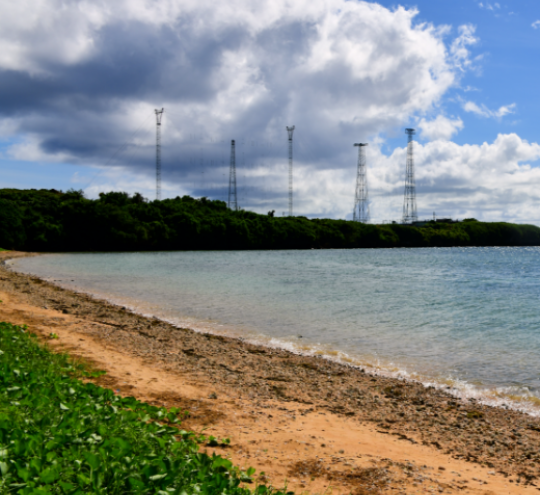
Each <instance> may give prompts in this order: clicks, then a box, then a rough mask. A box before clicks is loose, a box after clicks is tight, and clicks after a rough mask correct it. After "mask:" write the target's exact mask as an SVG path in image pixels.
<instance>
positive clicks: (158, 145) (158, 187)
mask: <svg viewBox="0 0 540 495" xmlns="http://www.w3.org/2000/svg"><path fill="white" fill-rule="evenodd" d="M154 112H155V113H156V199H158V200H159V199H161V118H162V117H163V108H162V109H161V110H158V109H156V110H154Z"/></svg>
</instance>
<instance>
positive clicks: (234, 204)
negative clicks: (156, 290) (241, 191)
mask: <svg viewBox="0 0 540 495" xmlns="http://www.w3.org/2000/svg"><path fill="white" fill-rule="evenodd" d="M227 206H228V207H229V208H230V209H231V210H235V211H236V210H238V198H237V196H236V151H235V142H234V139H233V140H232V141H231V167H230V169H229V202H228V205H227Z"/></svg>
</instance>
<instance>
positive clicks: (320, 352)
mask: <svg viewBox="0 0 540 495" xmlns="http://www.w3.org/2000/svg"><path fill="white" fill-rule="evenodd" d="M389 249H390V248H389ZM391 249H396V248H391ZM425 249H432V248H425ZM438 249H450V248H438ZM41 254H46V255H56V254H62V253H39V255H41ZM23 257H24V256H23ZM8 262H9V260H5V263H6V266H8V267H10V268H11V269H12V270H13V271H15V272H16V273H20V274H24V275H28V276H30V277H37V278H40V276H39V275H35V274H32V273H25V272H18V271H17V270H16V268H15V267H14V266H12V265H11V264H8ZM41 280H43V281H45V282H47V283H50V284H53V285H55V286H57V287H60V288H62V289H63V290H66V291H70V292H74V293H76V294H79V295H82V296H90V297H91V298H94V299H97V300H100V301H105V302H107V303H110V304H113V305H115V306H120V307H124V308H126V309H128V310H129V311H131V312H133V313H134V314H137V315H139V316H141V317H143V318H148V319H157V320H160V321H162V322H164V323H166V324H169V325H170V326H172V327H174V328H177V329H178V330H185V329H187V330H190V331H193V332H196V333H200V334H209V335H214V336H218V337H219V336H222V337H225V338H228V339H233V340H238V341H241V342H244V343H248V344H251V345H254V346H261V347H264V348H267V349H274V350H284V351H287V352H291V353H292V354H295V355H298V356H302V357H313V358H322V359H325V360H328V361H331V362H334V363H337V364H339V365H342V366H347V367H352V368H356V369H358V370H361V371H362V372H365V373H368V374H370V375H373V376H378V377H385V378H390V379H396V380H404V381H406V382H411V383H414V384H420V385H422V386H424V387H435V388H436V389H438V390H441V391H443V392H445V393H447V394H450V395H451V396H453V397H454V399H456V400H460V401H464V402H467V401H468V400H470V399H474V400H475V401H477V402H478V403H480V404H483V405H486V406H490V407H496V408H503V409H511V410H515V411H518V412H521V413H525V414H527V415H529V416H531V417H538V418H540V397H538V396H536V395H533V394H527V393H526V387H522V390H520V389H519V387H517V386H516V387H512V386H510V385H508V386H497V387H492V388H488V387H484V388H482V387H481V386H480V385H474V384H472V383H469V382H467V381H464V380H460V379H459V378H450V377H443V376H439V377H437V376H430V375H427V374H423V373H420V372H417V371H415V370H414V369H412V370H409V369H406V368H399V367H396V366H395V365H394V364H393V363H391V362H385V363H383V364H381V363H378V362H376V359H374V358H373V359H371V360H370V357H369V356H366V357H362V358H358V357H354V356H351V355H349V354H347V353H346V352H345V351H342V350H336V349H330V348H326V349H322V348H321V347H320V346H318V345H316V344H304V345H300V342H294V341H292V340H284V339H281V338H278V337H269V336H266V335H264V334H261V333H260V332H256V331H251V332H250V333H249V335H248V336H242V335H240V333H239V332H236V331H235V330H234V329H233V327H231V326H229V327H228V326H227V325H221V324H209V323H208V322H205V321H203V320H198V319H197V318H195V317H190V316H184V317H180V318H178V317H171V316H167V315H165V314H161V315H160V314H159V313H155V314H154V313H153V312H152V310H151V309H150V312H147V311H145V310H144V309H140V306H137V303H136V301H131V302H127V300H126V299H124V300H123V299H122V296H121V295H118V294H111V295H108V294H102V293H99V291H95V292H92V291H88V290H86V289H85V288H83V287H78V286H76V285H75V286H73V285H71V284H69V281H68V282H67V283H62V282H65V280H57V279H55V278H54V276H49V277H46V278H41ZM184 319H185V320H184ZM182 320H184V321H182ZM217 327H224V329H218V328H217ZM323 347H324V346H323ZM513 388H515V390H512V389H513ZM504 389H509V390H504Z"/></svg>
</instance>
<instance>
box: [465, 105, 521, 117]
mask: <svg viewBox="0 0 540 495" xmlns="http://www.w3.org/2000/svg"><path fill="white" fill-rule="evenodd" d="M515 109H516V104H515V103H512V104H511V105H503V106H502V107H500V108H499V109H498V110H490V109H489V108H487V107H486V106H485V105H481V106H479V105H477V104H476V103H474V102H473V101H467V102H465V103H464V104H463V110H465V111H466V112H471V113H475V114H476V115H479V116H480V117H488V118H498V119H500V118H502V117H504V116H505V115H508V114H511V113H514V112H515Z"/></svg>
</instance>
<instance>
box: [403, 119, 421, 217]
mask: <svg viewBox="0 0 540 495" xmlns="http://www.w3.org/2000/svg"><path fill="white" fill-rule="evenodd" d="M405 133H406V134H407V136H408V137H409V141H408V144H407V170H406V172H405V198H404V202H403V223H412V222H417V221H418V214H417V213H416V185H415V182H414V156H413V136H414V135H415V134H416V131H415V130H414V129H405Z"/></svg>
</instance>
